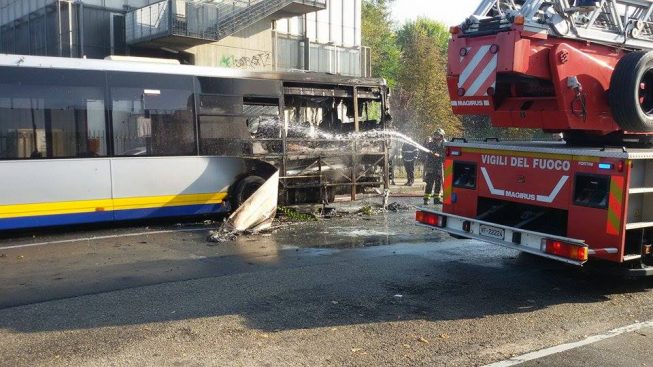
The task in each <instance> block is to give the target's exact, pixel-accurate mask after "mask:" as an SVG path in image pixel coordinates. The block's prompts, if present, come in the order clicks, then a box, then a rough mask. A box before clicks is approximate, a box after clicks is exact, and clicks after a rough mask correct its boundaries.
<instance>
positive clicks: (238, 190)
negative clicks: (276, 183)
mask: <svg viewBox="0 0 653 367" xmlns="http://www.w3.org/2000/svg"><path fill="white" fill-rule="evenodd" d="M264 183H265V180H264V179H263V178H262V177H259V176H247V177H245V178H243V179H242V180H240V181H238V183H236V185H235V186H234V189H233V192H232V196H231V206H232V209H234V210H235V209H237V208H238V207H240V206H241V205H242V204H243V203H244V202H245V201H246V200H247V199H249V197H250V196H252V195H254V193H255V192H256V191H257V190H258V189H260V188H261V186H263V184H264Z"/></svg>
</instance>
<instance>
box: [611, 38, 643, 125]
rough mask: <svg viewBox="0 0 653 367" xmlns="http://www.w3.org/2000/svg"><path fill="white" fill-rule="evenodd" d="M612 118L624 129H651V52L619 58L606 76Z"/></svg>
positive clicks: (640, 52) (637, 52) (630, 54)
mask: <svg viewBox="0 0 653 367" xmlns="http://www.w3.org/2000/svg"><path fill="white" fill-rule="evenodd" d="M608 101H609V104H610V110H611V111H612V117H613V118H614V120H615V121H616V122H617V124H619V126H620V127H621V128H622V129H623V130H625V131H633V132H650V131H653V52H646V51H636V52H631V53H629V54H627V55H626V56H624V57H622V58H621V60H619V62H618V63H617V65H616V66H615V68H614V72H613V73H612V77H611V79H610V91H609V93H608Z"/></svg>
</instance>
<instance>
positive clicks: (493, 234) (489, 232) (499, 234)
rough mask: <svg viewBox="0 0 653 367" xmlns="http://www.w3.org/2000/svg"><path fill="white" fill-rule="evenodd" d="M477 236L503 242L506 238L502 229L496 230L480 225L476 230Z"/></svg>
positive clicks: (495, 228)
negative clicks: (477, 231)
mask: <svg viewBox="0 0 653 367" xmlns="http://www.w3.org/2000/svg"><path fill="white" fill-rule="evenodd" d="M478 230H479V234H480V235H481V236H483V237H490V238H496V239H498V240H503V239H504V238H505V237H506V231H505V230H504V229H503V228H497V227H492V226H487V225H485V224H481V225H480V226H479V228H478Z"/></svg>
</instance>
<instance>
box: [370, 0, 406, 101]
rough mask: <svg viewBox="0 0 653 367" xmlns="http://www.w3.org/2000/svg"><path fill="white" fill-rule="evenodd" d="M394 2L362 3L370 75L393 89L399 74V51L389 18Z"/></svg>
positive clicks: (375, 1) (387, 0) (376, 1)
mask: <svg viewBox="0 0 653 367" xmlns="http://www.w3.org/2000/svg"><path fill="white" fill-rule="evenodd" d="M393 1H394V0H365V1H364V2H363V14H362V15H363V29H362V34H363V45H365V46H368V47H370V48H371V59H372V75H373V76H375V77H382V78H385V79H386V80H387V81H388V85H390V87H391V88H393V87H394V86H395V85H396V80H397V74H398V72H399V62H400V61H399V60H400V51H399V47H398V45H397V42H396V35H395V33H394V31H393V29H392V28H393V24H392V20H391V18H390V5H391V4H392V2H393Z"/></svg>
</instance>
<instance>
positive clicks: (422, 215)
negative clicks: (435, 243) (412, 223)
mask: <svg viewBox="0 0 653 367" xmlns="http://www.w3.org/2000/svg"><path fill="white" fill-rule="evenodd" d="M415 220H417V221H418V222H420V223H422V224H428V225H429V226H434V227H440V228H442V227H444V226H445V225H446V224H447V217H445V216H442V215H437V214H433V213H428V212H424V211H421V210H418V211H417V212H415Z"/></svg>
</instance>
